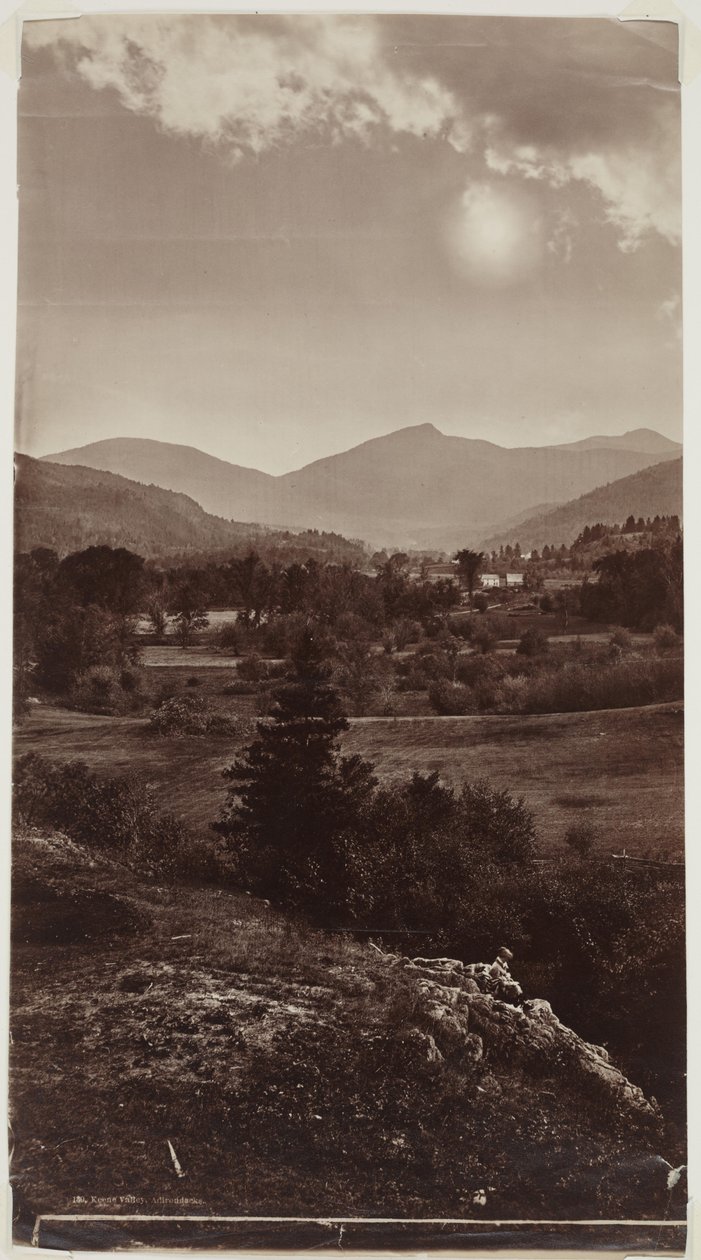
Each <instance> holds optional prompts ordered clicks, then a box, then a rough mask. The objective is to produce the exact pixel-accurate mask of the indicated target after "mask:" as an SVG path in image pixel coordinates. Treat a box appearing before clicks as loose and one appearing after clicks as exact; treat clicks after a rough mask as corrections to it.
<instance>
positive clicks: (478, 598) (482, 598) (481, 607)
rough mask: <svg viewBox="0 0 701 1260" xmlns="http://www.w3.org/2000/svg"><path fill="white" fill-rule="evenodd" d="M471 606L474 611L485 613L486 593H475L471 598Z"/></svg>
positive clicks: (487, 606)
mask: <svg viewBox="0 0 701 1260" xmlns="http://www.w3.org/2000/svg"><path fill="white" fill-rule="evenodd" d="M472 607H473V608H474V609H475V611H476V612H479V613H486V611H487V609H488V608H489V600H488V598H487V596H486V595H482V594H477V595H475V596H474V598H473V600H472Z"/></svg>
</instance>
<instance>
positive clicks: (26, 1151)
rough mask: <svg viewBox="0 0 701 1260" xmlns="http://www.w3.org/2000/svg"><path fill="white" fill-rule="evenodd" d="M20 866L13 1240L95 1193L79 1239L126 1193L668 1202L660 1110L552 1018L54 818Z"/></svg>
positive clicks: (504, 1205) (176, 1200)
mask: <svg viewBox="0 0 701 1260" xmlns="http://www.w3.org/2000/svg"><path fill="white" fill-rule="evenodd" d="M14 879H15V889H16V893H15V917H14V920H13V942H14V974H13V993H12V1056H11V1057H12V1081H13V1088H12V1101H13V1129H14V1139H15V1152H14V1160H13V1189H14V1193H15V1196H16V1201H15V1207H16V1216H17V1219H18V1229H17V1235H16V1236H17V1238H18V1241H23V1242H26V1241H28V1238H29V1236H30V1234H31V1233H32V1227H33V1225H34V1224H35V1222H36V1218H37V1215H38V1214H41V1215H43V1214H46V1213H66V1212H68V1213H75V1212H77V1213H78V1214H79V1215H80V1214H81V1213H85V1212H86V1211H87V1212H89V1213H90V1212H91V1213H93V1214H94V1213H96V1212H97V1213H100V1212H102V1213H107V1214H108V1215H109V1216H110V1217H113V1218H116V1219H115V1220H114V1222H113V1224H112V1225H108V1226H107V1229H106V1230H105V1231H103V1233H102V1234H101V1235H100V1241H96V1236H94V1235H93V1236H92V1238H91V1246H92V1247H94V1246H95V1245H97V1246H98V1247H104V1246H108V1245H109V1243H108V1241H107V1240H108V1239H110V1238H113V1237H114V1236H115V1235H114V1227H115V1226H117V1231H116V1237H117V1238H118V1239H119V1237H120V1231H119V1228H118V1218H119V1217H120V1216H124V1215H126V1216H127V1217H128V1216H129V1214H130V1213H132V1212H134V1211H136V1212H137V1213H139V1212H141V1213H149V1212H153V1211H156V1212H165V1213H171V1214H174V1215H175V1216H176V1217H177V1215H178V1214H180V1215H182V1216H185V1217H186V1216H187V1215H188V1213H196V1214H202V1215H205V1216H206V1215H207V1214H208V1213H210V1212H211V1213H213V1214H225V1213H229V1214H232V1213H233V1214H234V1215H237V1214H238V1215H242V1216H248V1215H250V1216H253V1217H255V1216H256V1214H260V1213H262V1214H263V1215H264V1216H276V1215H277V1216H279V1215H283V1216H284V1215H291V1214H294V1215H314V1216H318V1215H319V1214H320V1213H321V1214H327V1215H334V1216H337V1215H341V1216H344V1215H351V1216H358V1215H360V1216H365V1215H367V1216H369V1217H372V1216H379V1217H382V1216H390V1217H396V1216H399V1215H408V1216H410V1217H426V1216H429V1215H430V1216H434V1215H437V1216H449V1217H455V1216H456V1215H460V1216H462V1217H465V1218H467V1219H477V1220H479V1219H480V1217H481V1214H482V1213H481V1209H480V1205H479V1202H478V1201H477V1200H476V1199H475V1198H474V1193H475V1191H476V1189H477V1188H478V1187H480V1186H482V1185H485V1186H489V1195H490V1207H491V1208H492V1210H497V1211H500V1213H501V1215H502V1216H504V1217H513V1216H524V1215H526V1209H527V1207H532V1206H535V1207H536V1208H537V1209H538V1210H540V1211H541V1212H542V1211H544V1210H545V1200H546V1196H548V1197H547V1209H548V1213H549V1215H550V1216H553V1217H555V1218H556V1219H564V1220H566V1219H569V1216H570V1214H572V1209H573V1208H574V1209H576V1211H577V1215H578V1216H580V1217H581V1216H584V1217H593V1218H596V1217H603V1218H610V1217H611V1216H612V1215H614V1219H624V1218H631V1216H633V1214H634V1216H633V1219H636V1218H637V1219H640V1220H641V1221H642V1220H644V1218H645V1217H649V1218H651V1219H655V1217H658V1216H659V1213H660V1208H661V1205H662V1204H663V1202H664V1201H665V1200H666V1201H667V1204H668V1205H669V1200H668V1198H667V1191H666V1185H665V1180H664V1177H663V1175H662V1174H660V1173H659V1170H660V1168H661V1169H662V1170H663V1171H664V1170H665V1168H667V1167H669V1165H668V1164H665V1163H664V1160H663V1159H662V1158H661V1154H658V1153H657V1152H661V1149H662V1143H663V1142H664V1141H665V1139H664V1136H663V1133H662V1130H661V1127H660V1124H659V1121H658V1119H656V1115H658V1113H656V1112H655V1109H654V1108H651V1107H650V1105H649V1104H648V1103H646V1102H645V1100H644V1098H643V1096H642V1094H641V1093H640V1091H639V1090H636V1089H635V1088H634V1086H629V1085H628V1083H627V1082H625V1081H624V1080H623V1078H622V1077H620V1075H619V1074H618V1073H617V1072H616V1071H615V1069H613V1068H611V1067H610V1066H609V1065H608V1062H607V1061H604V1060H603V1059H602V1058H601V1056H600V1055H598V1052H597V1051H596V1050H595V1049H594V1048H593V1047H587V1046H584V1045H582V1043H581V1042H579V1041H578V1039H577V1038H576V1037H575V1036H574V1034H573V1033H570V1032H569V1031H568V1030H567V1029H563V1028H562V1026H561V1025H558V1024H557V1021H555V1020H553V1019H552V1018H550V1017H549V1016H547V1017H546V1018H547V1026H546V1027H545V1029H544V1028H543V1022H542V1019H541V1018H540V1016H538V1015H536V1014H534V1015H533V1016H530V1015H527V1014H526V1013H525V1012H524V1011H518V1012H517V1011H516V1010H515V1009H512V1008H508V1007H506V1006H504V1005H503V1003H500V1002H495V1001H494V1000H493V999H492V998H485V997H484V996H482V995H480V994H478V995H477V996H473V997H470V996H469V995H465V996H463V997H462V999H461V1002H460V1004H458V999H459V998H461V994H460V992H459V991H458V990H455V991H453V990H450V989H448V990H447V989H446V988H445V987H443V985H444V984H445V983H446V975H445V972H443V971H438V972H437V973H436V977H434V978H433V980H432V981H431V983H430V984H429V992H428V996H427V995H426V993H425V992H424V990H425V989H426V980H425V979H424V978H422V977H423V976H424V974H425V973H424V972H423V971H421V972H420V973H416V974H415V975H414V976H413V977H412V975H411V974H410V972H408V971H406V972H402V971H401V969H395V968H393V967H392V966H391V965H388V960H386V959H382V958H381V956H380V955H378V954H377V953H376V952H375V951H373V950H371V949H369V948H368V947H367V946H362V945H358V944H357V943H355V942H354V941H352V940H351V939H348V938H339V937H331V936H329V935H327V934H324V933H319V932H311V931H310V930H309V929H308V928H306V927H305V926H304V925H303V924H299V923H295V922H293V921H291V920H289V919H286V918H284V917H283V916H282V915H279V914H277V913H275V912H274V911H272V910H268V909H267V908H266V907H264V906H262V905H261V904H260V903H259V902H256V901H255V900H254V899H252V898H247V897H243V896H236V895H232V894H230V893H227V892H222V891H217V890H212V889H206V890H205V889H203V890H196V889H191V888H187V887H182V886H181V887H177V888H176V887H170V888H166V887H159V886H158V885H156V884H155V883H153V882H152V881H149V880H148V879H143V878H142V877H140V876H139V875H137V874H135V873H134V872H131V871H129V870H128V869H127V868H125V867H124V866H121V865H120V864H118V863H114V862H111V861H110V860H109V859H107V858H106V857H104V856H100V855H98V854H92V853H88V852H87V851H86V850H84V849H82V848H81V846H79V845H77V844H74V843H73V842H71V841H69V840H66V839H65V838H64V837H61V836H60V835H52V834H46V835H40V834H32V835H21V836H18V837H17V840H16V844H15V850H14ZM106 906H110V907H111V914H110V915H109V916H107V915H105V914H104V913H102V912H101V908H102V907H106ZM96 907H97V912H95V908H96ZM90 909H92V910H93V913H89V911H90ZM457 966H458V968H459V967H460V966H461V965H460V964H457ZM448 983H456V982H455V981H454V980H449V981H448ZM446 993H448V994H449V995H451V994H452V996H453V998H454V1001H453V1002H452V1004H451V1006H450V1007H448V1006H445V1007H441V1005H440V1003H438V1004H437V1001H438V997H439V996H440V995H443V999H444V1000H445V995H446ZM434 997H435V999H436V1000H433V998H434ZM432 1001H433V1004H431V1003H432ZM455 1011H459V1017H456V1015H455ZM468 1020H469V1028H470V1029H472V1032H471V1033H467V1027H468ZM441 1021H447V1022H448V1024H449V1029H448V1031H446V1029H445V1028H444V1027H443V1024H442V1023H441ZM451 1021H452V1022H451ZM426 1028H428V1029H431V1030H432V1031H431V1035H428V1033H427V1032H426ZM475 1030H479V1033H476V1031H475ZM550 1030H552V1031H550ZM434 1038H435V1039H434ZM456 1038H459V1041H456ZM554 1038H556V1039H557V1041H556V1042H554V1040H553V1039H554ZM553 1044H555V1045H556V1046H557V1047H559V1053H551V1052H549V1051H548V1047H549V1046H552V1045H553ZM535 1047H537V1052H536V1049H535ZM565 1050H567V1054H566V1055H565V1058H564V1060H563V1059H562V1057H561V1056H562V1055H563V1054H564V1052H565ZM597 1056H598V1058H597ZM563 1061H564V1062H566V1063H567V1065H568V1067H567V1071H566V1072H564V1073H563V1068H562V1062H563ZM592 1070H595V1072H596V1085H597V1086H598V1092H597V1090H594V1092H593V1094H592V1090H593V1086H594V1081H593V1079H592V1075H591V1072H592ZM604 1091H605V1092H604ZM417 1103H418V1105H417ZM665 1149H666V1148H665ZM666 1153H667V1154H669V1155H671V1154H672V1151H671V1150H667V1151H666ZM631 1158H633V1160H634V1162H633V1167H634V1168H635V1169H637V1168H638V1165H640V1166H641V1168H642V1170H643V1173H642V1175H643V1176H645V1177H646V1178H647V1180H646V1181H645V1182H643V1183H641V1182H639V1181H638V1180H637V1174H636V1176H632V1175H631V1172H630V1168H629V1165H630V1161H631ZM636 1160H637V1162H635V1161H636ZM176 1161H177V1162H176ZM378 1166H382V1169H383V1176H382V1178H378V1177H377V1168H378ZM534 1170H536V1171H537V1173H538V1177H539V1179H542V1184H543V1187H544V1189H543V1190H534V1186H533V1180H532V1178H533V1171H534ZM658 1174H659V1175H658ZM475 1204H477V1206H475ZM86 1205H88V1206H86ZM133 1205H144V1206H143V1207H138V1206H136V1207H135V1206H133ZM616 1213H617V1214H618V1215H617V1216H616V1215H615V1214H616ZM123 1224H125V1222H123ZM128 1228H129V1227H128V1225H127V1230H128ZM264 1228H265V1227H264ZM42 1229H43V1232H42V1237H41V1238H40V1240H39V1241H40V1243H41V1244H42V1245H44V1246H48V1247H51V1246H53V1247H57V1246H59V1247H61V1248H63V1247H66V1246H69V1245H70V1243H69V1239H71V1238H72V1237H73V1235H71V1232H70V1231H71V1225H70V1224H68V1226H66V1225H65V1224H63V1223H58V1224H56V1223H53V1224H52V1223H50V1222H48V1221H45V1222H44V1225H43V1227H42ZM65 1231H67V1232H65ZM176 1232H177V1231H176ZM84 1237H85V1235H83V1238H84ZM127 1237H128V1234H127ZM250 1237H251V1236H250V1235H248V1239H249V1241H250ZM161 1241H162V1238H161ZM191 1241H192V1232H191ZM72 1245H73V1246H78V1245H79V1244H78V1242H77V1241H74V1242H73V1244H72ZM244 1245H245V1242H244ZM81 1250H82V1247H81Z"/></svg>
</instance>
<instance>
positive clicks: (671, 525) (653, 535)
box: [487, 513, 681, 570]
mask: <svg viewBox="0 0 701 1260" xmlns="http://www.w3.org/2000/svg"><path fill="white" fill-rule="evenodd" d="M680 532H681V526H680V523H679V517H678V515H677V514H676V513H673V514H671V515H669V516H660V515H659V514H658V515H656V516H654V517H649V516H648V517H645V518H643V517H642V516H639V517H637V518H636V517H634V516H633V515H632V514H631V515H629V516H628V517H627V519H626V520H625V521H624V522H623V524H622V525H621V524H606V523H604V522H603V521H596V522H595V523H594V524H593V525H585V526H584V528H583V529H582V530H580V532H579V534H578V535H577V537H576V538H575V540H574V542H572V543H570V544H567V543H559V544H557V543H546V544H545V545H544V546H543V547H542V548H541V549H540V550H539V549H538V548H537V547H533V548H532V550H531V551H526V549H524V548H523V547H522V546H521V543H520V542H518V541H517V542H515V543H506V545H504V544H502V545H501V546H500V547H499V548H498V550H497V549H494V550H493V551H491V552H489V554H488V557H487V560H488V562H489V564H490V565H492V566H494V567H495V568H496V569H497V570H498V569H499V568H500V567H503V566H504V565H506V564H509V563H512V564H513V565H514V567H515V568H516V569H517V570H518V569H522V568H524V567H525V566H526V565H537V564H538V563H539V562H541V561H545V562H546V563H547V562H550V561H559V562H563V563H564V562H565V561H567V560H570V559H572V558H573V557H576V556H577V555H581V554H582V553H586V552H587V551H588V550H589V549H590V548H591V547H592V545H593V544H595V543H600V542H605V543H607V544H609V545H610V546H616V543H617V540H620V539H625V540H628V539H631V538H632V537H633V536H634V537H635V538H636V539H637V540H638V541H640V542H649V544H650V545H652V546H656V545H657V544H658V542H660V541H667V542H672V541H673V540H674V539H675V538H677V537H679V535H680Z"/></svg>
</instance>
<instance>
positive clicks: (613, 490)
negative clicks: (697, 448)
mask: <svg viewBox="0 0 701 1260" xmlns="http://www.w3.org/2000/svg"><path fill="white" fill-rule="evenodd" d="M681 511H682V461H681V459H674V460H665V461H663V462H662V463H659V464H653V465H652V466H651V467H650V468H643V469H641V471H640V472H636V473H633V474H632V475H631V476H630V477H621V478H620V479H619V480H618V481H612V482H609V483H608V484H607V485H605V486H598V487H597V489H596V490H591V491H590V492H589V493H588V494H583V495H581V497H580V498H578V499H573V500H571V502H569V503H563V504H562V505H561V506H560V507H556V508H553V509H552V510H551V511H547V512H541V513H538V514H537V515H535V516H531V517H529V518H528V519H527V520H523V521H521V522H519V524H518V525H517V526H512V527H511V528H509V529H507V530H506V531H504V532H503V533H500V534H496V535H494V537H492V538H488V539H486V540H485V541H484V542H483V544H482V546H484V547H485V548H489V549H492V548H495V547H499V546H502V545H505V544H507V543H513V542H515V541H517V540H518V542H519V543H520V545H521V547H522V548H523V549H528V550H531V549H532V548H533V547H538V548H542V547H544V546H552V545H553V544H557V545H559V544H561V543H566V544H567V545H568V546H569V545H570V543H573V542H574V540H575V538H576V537H577V536H578V534H580V533H581V531H582V530H583V529H584V528H585V526H587V525H592V524H593V523H594V522H595V521H608V522H610V523H614V522H615V523H618V524H622V523H623V522H624V521H625V520H626V518H627V517H628V516H630V515H633V516H635V517H639V516H642V517H643V519H645V518H647V517H652V516H675V515H676V516H681Z"/></svg>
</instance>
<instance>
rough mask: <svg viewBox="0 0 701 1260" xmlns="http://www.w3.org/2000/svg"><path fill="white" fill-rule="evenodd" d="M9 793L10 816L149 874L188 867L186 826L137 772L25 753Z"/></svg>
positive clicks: (177, 872) (179, 871) (190, 865)
mask: <svg viewBox="0 0 701 1260" xmlns="http://www.w3.org/2000/svg"><path fill="white" fill-rule="evenodd" d="M13 799H14V811H15V819H16V820H17V821H18V822H20V823H22V824H24V825H26V826H32V827H38V826H49V827H56V828H58V829H59V830H60V831H63V832H65V833H66V835H68V836H70V837H71V838H72V839H74V840H77V841H78V842H79V843H81V844H85V845H87V846H88V847H90V848H93V849H102V850H105V849H106V850H109V851H110V852H112V853H116V854H117V855H118V856H119V857H120V858H121V859H122V860H127V861H128V862H129V863H130V864H133V865H134V866H137V867H138V868H139V869H140V870H146V871H149V872H151V873H153V874H158V875H162V876H170V877H174V876H182V875H184V874H187V872H188V871H190V872H191V871H192V869H193V862H192V858H191V856H190V853H189V851H190V848H191V838H190V836H189V834H188V832H187V829H186V828H185V826H184V825H183V823H182V822H180V820H179V819H177V818H176V817H175V816H174V815H173V814H168V813H166V814H162V813H160V812H159V810H158V809H157V807H156V802H155V798H154V795H153V792H152V790H151V788H150V787H149V786H148V784H146V783H145V782H144V781H143V780H142V779H141V778H140V777H139V776H138V775H135V774H130V775H126V776H125V777H123V778H108V779H100V778H98V776H97V775H95V774H93V773H92V772H91V771H90V770H89V769H88V767H87V765H86V764H85V763H84V762H81V761H70V762H63V763H62V762H51V761H49V760H48V759H47V758H44V757H40V756H38V755H37V754H36V753H28V754H25V756H23V757H20V758H18V760H17V762H16V764H15V772H14V798H13ZM200 869H202V864H201V863H200Z"/></svg>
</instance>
